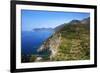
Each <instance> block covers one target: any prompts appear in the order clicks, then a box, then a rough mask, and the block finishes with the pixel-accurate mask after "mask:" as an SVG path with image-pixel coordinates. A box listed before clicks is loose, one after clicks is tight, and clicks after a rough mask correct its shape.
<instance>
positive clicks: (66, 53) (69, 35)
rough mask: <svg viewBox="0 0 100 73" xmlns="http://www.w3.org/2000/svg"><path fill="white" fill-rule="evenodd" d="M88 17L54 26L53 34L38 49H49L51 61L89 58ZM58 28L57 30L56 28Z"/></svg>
mask: <svg viewBox="0 0 100 73" xmlns="http://www.w3.org/2000/svg"><path fill="white" fill-rule="evenodd" d="M89 25H90V19H89V18H87V19H83V20H82V21H79V20H72V21H71V22H69V23H65V24H63V25H60V26H58V27H56V28H55V31H56V32H55V34H53V35H52V36H51V37H50V38H49V39H48V40H47V41H45V42H44V43H43V45H42V46H41V47H40V48H39V49H38V52H41V51H44V50H49V51H50V52H51V53H50V55H49V56H48V57H49V58H48V59H49V60H51V61H62V60H63V61H64V60H87V59H90V29H89ZM58 29H59V30H58Z"/></svg>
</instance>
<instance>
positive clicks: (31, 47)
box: [21, 30, 53, 55]
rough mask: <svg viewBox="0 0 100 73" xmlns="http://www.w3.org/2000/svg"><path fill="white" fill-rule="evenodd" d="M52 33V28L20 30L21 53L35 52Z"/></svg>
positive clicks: (29, 53)
mask: <svg viewBox="0 0 100 73" xmlns="http://www.w3.org/2000/svg"><path fill="white" fill-rule="evenodd" d="M52 34H53V30H41V31H39V30H38V31H22V35H21V48H22V50H21V51H22V54H23V55H31V54H37V49H38V48H39V47H40V46H41V45H42V44H43V42H44V41H45V40H47V39H48V38H49V37H50V36H51V35H52Z"/></svg>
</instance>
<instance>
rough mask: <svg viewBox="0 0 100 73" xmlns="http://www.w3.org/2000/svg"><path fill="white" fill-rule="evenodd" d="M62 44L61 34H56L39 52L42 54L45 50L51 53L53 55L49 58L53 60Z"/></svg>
mask: <svg viewBox="0 0 100 73" xmlns="http://www.w3.org/2000/svg"><path fill="white" fill-rule="evenodd" d="M60 43H61V34H60V33H56V34H54V35H52V36H51V37H50V38H49V39H48V40H47V41H45V42H44V43H43V45H42V46H41V47H40V48H39V49H38V52H41V51H44V50H49V51H51V54H50V56H49V57H50V59H51V58H52V57H54V56H55V55H56V53H57V52H58V47H59V45H60Z"/></svg>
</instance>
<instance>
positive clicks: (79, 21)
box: [55, 17, 90, 32]
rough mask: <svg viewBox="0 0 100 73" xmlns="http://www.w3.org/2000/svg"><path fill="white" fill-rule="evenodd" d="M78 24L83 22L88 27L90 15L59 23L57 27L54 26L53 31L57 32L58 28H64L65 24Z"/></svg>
mask: <svg viewBox="0 0 100 73" xmlns="http://www.w3.org/2000/svg"><path fill="white" fill-rule="evenodd" d="M75 24H76V25H78V24H84V25H86V26H87V27H90V17H88V18H85V19H83V20H72V21H70V22H69V23H64V24H62V25H59V26H57V27H55V32H58V31H59V30H61V29H62V28H64V27H65V26H67V25H75Z"/></svg>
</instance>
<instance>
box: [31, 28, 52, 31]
mask: <svg viewBox="0 0 100 73" xmlns="http://www.w3.org/2000/svg"><path fill="white" fill-rule="evenodd" d="M33 30H35V31H39V30H53V28H34V29H33Z"/></svg>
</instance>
